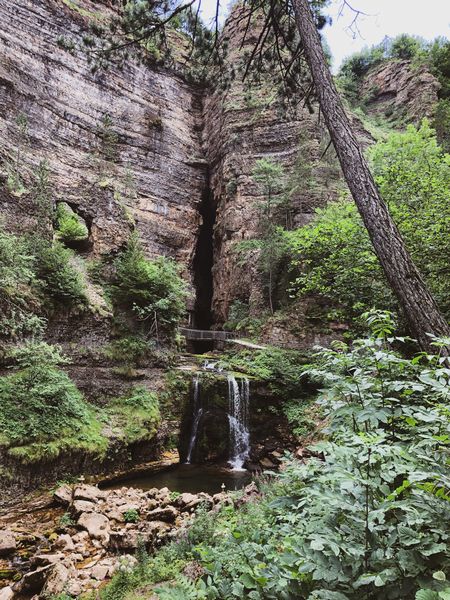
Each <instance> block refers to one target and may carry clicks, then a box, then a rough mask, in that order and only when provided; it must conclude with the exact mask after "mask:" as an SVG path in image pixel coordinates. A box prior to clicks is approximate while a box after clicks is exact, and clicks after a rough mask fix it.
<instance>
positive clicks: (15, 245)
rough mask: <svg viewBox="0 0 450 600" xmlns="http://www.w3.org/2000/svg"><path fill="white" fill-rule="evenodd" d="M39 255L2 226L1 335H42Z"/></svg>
mask: <svg viewBox="0 0 450 600" xmlns="http://www.w3.org/2000/svg"><path fill="white" fill-rule="evenodd" d="M36 287H37V280H36V274H35V258H34V256H33V255H32V254H31V253H30V252H29V251H28V248H27V246H26V244H25V242H24V240H23V239H22V238H19V237H18V236H15V235H13V234H10V233H6V232H4V231H2V230H1V229H0V308H1V316H0V335H1V336H2V337H9V338H12V339H20V338H23V337H24V336H26V335H36V336H38V335H40V334H41V333H42V331H43V330H44V328H45V321H44V320H43V319H42V317H39V316H38V315H36V312H38V311H39V310H40V308H41V302H40V298H39V295H38V292H37V289H36Z"/></svg>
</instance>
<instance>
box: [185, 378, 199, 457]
mask: <svg viewBox="0 0 450 600" xmlns="http://www.w3.org/2000/svg"><path fill="white" fill-rule="evenodd" d="M193 383H194V402H193V404H194V411H193V417H192V429H191V437H190V439H189V446H188V452H187V456H186V464H187V465H189V464H190V463H191V458H192V452H193V450H194V448H195V442H196V440H197V432H198V425H199V423H200V419H201V418H202V414H203V409H202V407H201V406H200V382H199V380H198V376H197V377H196V378H195V379H194V382H193Z"/></svg>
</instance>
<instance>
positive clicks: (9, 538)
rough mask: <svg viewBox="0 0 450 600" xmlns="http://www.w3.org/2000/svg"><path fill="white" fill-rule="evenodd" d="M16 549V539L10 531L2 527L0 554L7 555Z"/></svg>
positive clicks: (0, 532)
mask: <svg viewBox="0 0 450 600" xmlns="http://www.w3.org/2000/svg"><path fill="white" fill-rule="evenodd" d="M15 549H16V539H15V537H14V534H13V533H12V531H9V529H4V530H3V531H0V556H8V555H9V554H12V553H13V552H14V550H15Z"/></svg>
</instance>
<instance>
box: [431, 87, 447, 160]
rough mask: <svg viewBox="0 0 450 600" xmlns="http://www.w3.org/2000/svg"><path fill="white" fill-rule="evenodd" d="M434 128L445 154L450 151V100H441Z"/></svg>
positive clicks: (435, 112) (437, 105) (435, 114)
mask: <svg viewBox="0 0 450 600" xmlns="http://www.w3.org/2000/svg"><path fill="white" fill-rule="evenodd" d="M433 127H434V129H435V130H436V137H437V140H438V142H439V144H440V145H441V146H442V148H443V150H444V151H445V152H449V151H450V99H448V98H445V99H441V100H439V102H438V103H437V104H436V108H435V110H434V118H433Z"/></svg>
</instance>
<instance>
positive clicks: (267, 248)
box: [237, 159, 288, 314]
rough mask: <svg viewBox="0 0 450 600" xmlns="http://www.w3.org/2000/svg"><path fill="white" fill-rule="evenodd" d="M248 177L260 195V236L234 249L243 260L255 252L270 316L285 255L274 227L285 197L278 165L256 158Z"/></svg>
mask: <svg viewBox="0 0 450 600" xmlns="http://www.w3.org/2000/svg"><path fill="white" fill-rule="evenodd" d="M252 176H253V179H254V180H255V182H256V183H257V185H258V187H259V189H260V192H261V193H262V198H261V199H260V200H258V202H257V203H256V207H257V209H258V213H259V216H258V228H259V232H260V234H259V238H258V239H255V240H245V241H244V242H241V243H240V244H239V246H238V248H237V250H238V251H239V252H240V253H241V254H243V255H244V256H247V257H248V252H249V251H252V250H254V249H257V250H258V265H259V270H260V272H261V273H262V275H263V280H264V287H265V290H266V295H267V298H268V304H269V309H270V312H271V313H272V314H273V313H274V310H275V307H274V292H275V289H276V287H277V279H278V276H279V271H280V265H281V262H282V260H283V258H284V256H285V253H286V239H285V232H284V229H283V228H282V227H279V226H278V225H277V220H279V219H280V217H279V212H280V210H281V211H282V210H283V209H284V210H285V211H286V210H288V208H287V206H288V196H287V195H286V194H284V183H283V169H282V167H281V165H279V164H277V163H274V162H273V161H271V160H267V159H260V160H258V161H256V164H255V167H254V169H253V172H252Z"/></svg>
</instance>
